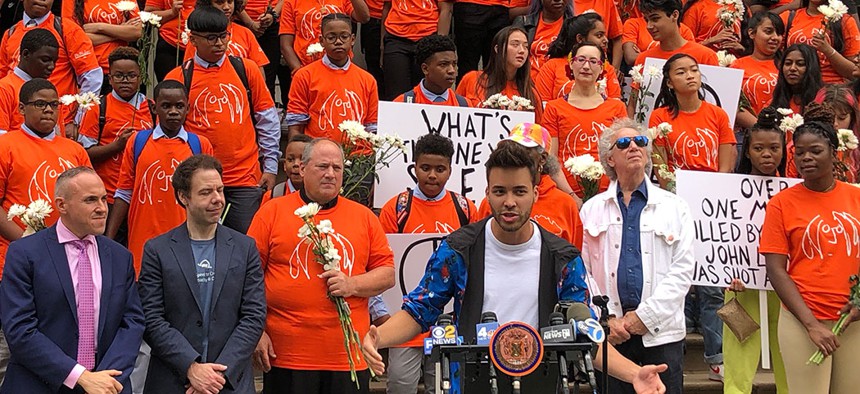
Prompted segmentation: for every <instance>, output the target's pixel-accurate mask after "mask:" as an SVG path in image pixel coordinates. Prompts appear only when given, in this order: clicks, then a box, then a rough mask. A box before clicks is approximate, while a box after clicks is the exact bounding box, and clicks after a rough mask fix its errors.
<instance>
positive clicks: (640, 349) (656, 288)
mask: <svg viewBox="0 0 860 394" xmlns="http://www.w3.org/2000/svg"><path fill="white" fill-rule="evenodd" d="M599 155H600V162H601V163H602V165H603V167H604V169H605V171H606V174H607V175H608V176H609V178H610V179H611V180H612V183H611V184H610V186H609V189H608V190H607V191H605V192H603V193H600V194H598V195H596V196H594V197H593V198H592V199H590V200H589V201H588V202H586V203H585V205H584V206H583V207H582V211H581V212H580V216H581V218H582V222H583V225H584V230H585V231H584V240H583V248H582V249H583V250H582V257H583V259H584V260H585V266H586V269H587V271H588V273H589V277H590V278H589V280H591V281H592V283H589V289H591V291H592V292H594V293H595V294H600V295H607V296H609V298H610V302H609V313H610V318H609V325H610V335H609V342H610V343H612V344H613V345H615V347H616V348H617V349H618V351H619V352H620V353H621V354H623V355H624V356H626V357H627V358H629V359H630V360H631V361H633V362H635V363H637V364H640V365H642V364H652V363H653V364H663V363H665V364H667V365H668V366H669V369H668V370H667V371H666V372H664V373H662V374H661V379H662V380H663V382H664V383H665V385H666V393H678V394H680V393H681V392H682V391H683V356H684V354H683V353H684V350H683V343H684V337H685V335H686V330H685V323H684V297H685V296H686V294H687V290H688V289H689V288H690V283H691V281H692V276H693V265H694V257H693V239H694V233H693V221H692V218H691V216H690V208H689V207H688V206H687V203H686V202H684V201H683V200H682V199H681V198H679V197H678V196H676V195H674V194H672V193H669V192H667V191H664V190H662V189H660V188H659V187H657V186H655V185H653V184H652V183H651V182H649V180H648V174H650V173H651V167H652V164H651V141H649V138H648V135H647V132H646V131H645V130H644V129H643V127H642V126H640V125H638V124H636V123H633V122H632V121H630V120H627V119H624V120H619V121H617V122H615V124H613V125H612V126H611V127H610V128H608V129H607V130H606V131H605V132H604V133H603V135H602V136H601V137H600V141H599ZM608 392H610V393H613V394H624V393H633V388H632V387H631V386H630V385H629V384H627V383H624V382H621V381H618V380H616V379H611V378H610V383H609V390H608Z"/></svg>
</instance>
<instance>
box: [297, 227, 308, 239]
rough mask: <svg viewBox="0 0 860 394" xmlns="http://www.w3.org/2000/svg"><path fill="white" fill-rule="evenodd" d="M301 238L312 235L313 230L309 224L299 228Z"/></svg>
mask: <svg viewBox="0 0 860 394" xmlns="http://www.w3.org/2000/svg"><path fill="white" fill-rule="evenodd" d="M298 235H299V238H305V237H308V236H310V235H311V228H310V227H308V225H307V224H303V225H302V226H301V227H299V234H298Z"/></svg>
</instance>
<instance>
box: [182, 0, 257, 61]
mask: <svg viewBox="0 0 860 394" xmlns="http://www.w3.org/2000/svg"><path fill="white" fill-rule="evenodd" d="M240 1H242V0H240ZM235 5H236V3H235V2H234V1H233V0H198V1H197V6H198V7H206V6H212V7H215V8H217V9H219V10H221V11H222V12H224V16H226V17H227V20H228V21H230V24H229V26H228V27H227V31H228V32H230V43H229V44H228V45H227V55H228V56H235V57H239V58H243V59H248V60H250V61H253V62H254V63H256V64H257V66H258V67H260V73H261V74H263V75H265V74H266V72H265V71H264V70H263V67H265V66H267V65H268V64H269V58H267V57H266V54H265V53H263V48H261V47H260V44H259V43H258V42H257V38H256V37H254V33H253V32H251V30H250V29H248V28H247V27H245V26H242V25H240V24H236V23H233V14H234V11H235ZM195 54H197V47H195V46H193V45H192V46H190V47H188V48H187V49H186V50H185V60H189V59H193V58H194V55H195Z"/></svg>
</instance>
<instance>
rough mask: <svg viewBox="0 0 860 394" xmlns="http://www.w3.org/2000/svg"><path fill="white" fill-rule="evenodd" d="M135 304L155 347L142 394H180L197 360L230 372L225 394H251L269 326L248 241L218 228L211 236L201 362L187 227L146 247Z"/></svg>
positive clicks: (254, 248) (198, 311)
mask: <svg viewBox="0 0 860 394" xmlns="http://www.w3.org/2000/svg"><path fill="white" fill-rule="evenodd" d="M140 297H141V300H142V302H143V311H144V315H145V316H146V332H145V334H144V339H145V340H146V343H147V344H149V346H150V347H152V358H151V359H150V361H149V371H148V372H147V376H146V384H145V386H144V392H145V393H155V394H170V393H178V394H184V393H185V385H186V384H187V383H188V378H187V375H188V367H190V366H191V363H192V362H194V361H197V362H200V363H217V364H223V365H226V366H227V370H226V371H224V377H225V378H226V380H227V384H225V385H224V390H222V391H221V392H222V393H249V394H254V393H256V390H255V387H254V374H253V372H252V370H251V356H252V354H253V353H254V349H255V348H256V346H257V342H259V340H260V336H261V335H262V333H263V327H264V325H265V323H266V293H265V289H264V287H263V271H262V269H261V267H260V254H259V252H258V251H257V245H256V243H255V242H254V240H253V239H251V238H250V237H248V236H246V235H244V234H242V233H239V232H237V231H234V230H232V229H230V228H228V227H224V226H221V225H218V228H217V230H216V231H215V282H214V284H213V288H212V301H211V302H210V312H209V319H210V324H209V333H208V338H209V351H208V353H207V358H206V359H205V360H202V359H201V353H202V351H203V339H204V338H205V337H206V335H207V333H206V332H204V331H203V321H202V320H203V314H202V310H201V305H200V285H199V284H198V283H197V268H196V262H195V261H194V255H193V252H192V250H191V241H190V239H189V237H188V227H186V224H185V223H182V224H181V225H180V226H179V227H176V228H174V229H173V230H170V231H169V232H167V233H164V234H162V235H160V236H158V237H156V238H153V239H151V240H149V241H147V242H146V245H144V247H143V261H142V263H141V268H140Z"/></svg>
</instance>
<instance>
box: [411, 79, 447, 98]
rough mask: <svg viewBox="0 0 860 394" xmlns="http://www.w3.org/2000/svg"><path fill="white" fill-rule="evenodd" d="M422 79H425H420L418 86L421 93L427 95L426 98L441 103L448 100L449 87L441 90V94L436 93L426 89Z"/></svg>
mask: <svg viewBox="0 0 860 394" xmlns="http://www.w3.org/2000/svg"><path fill="white" fill-rule="evenodd" d="M424 81H425V79H422V80H421V83H419V84H418V87H419V88H421V93H423V94H424V97H427V100H430V101H431V102H434V103H441V102H445V101H448V92H449V91H450V90H451V89H445V91H444V92H442V94H436V93H433V92H431V91H429V90H427V88H425V87H424Z"/></svg>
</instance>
